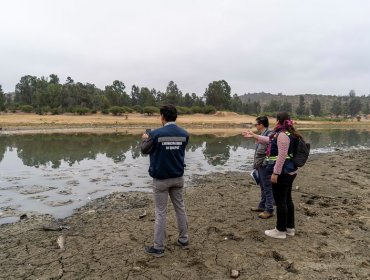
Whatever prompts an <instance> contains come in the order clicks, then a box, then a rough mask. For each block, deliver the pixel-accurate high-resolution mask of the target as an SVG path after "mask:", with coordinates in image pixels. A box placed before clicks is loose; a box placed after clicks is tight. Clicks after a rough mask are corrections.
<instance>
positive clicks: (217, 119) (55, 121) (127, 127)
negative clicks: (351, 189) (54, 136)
mask: <svg viewBox="0 0 370 280" xmlns="http://www.w3.org/2000/svg"><path fill="white" fill-rule="evenodd" d="M255 119H256V117H255V116H249V115H239V114H236V113H233V112H216V113H215V114H213V115H204V114H194V115H180V116H179V117H178V119H177V123H178V124H179V125H181V126H183V127H185V128H186V129H187V130H188V131H189V132H190V133H193V134H204V133H213V134H215V135H219V136H223V135H236V134H240V132H241V129H243V128H253V123H254V121H255ZM275 122H276V121H275V119H274V118H271V119H270V123H271V124H272V125H273V124H275ZM159 126H160V117H159V116H158V115H154V116H147V115H143V114H137V113H132V114H127V115H123V116H112V115H102V114H93V115H86V116H78V115H72V114H64V115H36V114H26V113H2V114H0V129H1V133H2V134H25V133H77V132H85V133H111V132H120V133H127V134H140V133H142V132H143V131H144V130H145V129H146V128H156V127H159ZM295 126H296V127H297V128H298V129H313V128H314V129H327V128H330V129H333V128H340V129H353V128H357V129H370V119H369V120H366V119H363V120H361V121H360V122H358V121H355V120H348V121H345V122H335V121H320V122H318V121H296V122H295Z"/></svg>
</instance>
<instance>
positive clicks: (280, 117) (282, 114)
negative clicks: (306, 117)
mask: <svg viewBox="0 0 370 280" xmlns="http://www.w3.org/2000/svg"><path fill="white" fill-rule="evenodd" d="M276 120H277V121H278V123H279V124H280V125H284V121H286V120H291V119H290V116H289V114H288V113H287V112H278V113H277V114H276ZM287 130H288V132H289V133H291V134H292V135H293V136H294V137H297V138H302V135H301V134H299V133H298V131H296V130H295V128H294V126H293V125H289V126H287Z"/></svg>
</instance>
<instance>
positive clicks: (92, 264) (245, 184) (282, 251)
mask: <svg viewBox="0 0 370 280" xmlns="http://www.w3.org/2000/svg"><path fill="white" fill-rule="evenodd" d="M369 165H370V151H369V150H360V151H351V152H341V151H338V152H336V153H333V154H324V155H314V156H312V157H311V158H310V160H309V162H308V163H307V164H306V166H305V167H303V168H302V169H301V170H300V173H299V175H298V177H297V179H296V181H295V183H294V193H293V197H294V201H295V206H296V236H294V237H289V238H287V239H286V240H276V239H271V238H269V237H267V236H265V235H264V234H263V232H264V230H265V229H271V228H273V227H274V226H275V221H276V220H275V219H276V218H275V217H273V218H271V219H268V220H261V219H258V217H257V215H256V214H255V213H253V212H251V211H250V210H249V209H250V208H251V207H252V206H256V204H257V202H258V199H259V189H258V188H257V187H256V186H255V185H254V184H253V183H252V180H251V178H250V176H249V174H248V173H246V172H232V173H225V174H220V173H217V174H212V175H210V176H206V177H199V178H194V181H192V182H188V186H187V187H186V191H185V192H186V193H185V199H186V205H187V211H188V216H189V227H190V232H189V233H190V238H191V239H190V242H191V248H190V249H189V250H182V249H181V248H179V247H178V246H176V245H175V242H176V240H177V231H176V223H175V220H174V211H173V208H172V206H169V215H168V224H167V229H168V231H167V235H168V238H167V242H166V251H165V256H164V257H163V258H154V257H151V256H148V255H146V254H145V253H144V251H143V247H144V245H150V244H151V242H152V236H153V225H154V211H153V202H152V197H151V194H143V193H116V194H113V195H110V196H108V197H105V198H103V199H99V200H97V201H94V202H93V203H91V204H89V205H87V206H85V207H83V208H82V209H79V210H78V211H76V213H75V214H74V215H73V216H71V217H68V218H66V219H63V220H54V219H53V218H52V217H50V216H28V217H22V218H23V219H22V220H20V221H19V222H17V223H15V224H7V225H2V226H0V279H230V278H231V277H230V273H231V271H232V270H237V271H238V273H239V276H238V277H239V278H238V279H258V280H261V279H369V278H370V211H369V210H370V170H369Z"/></svg>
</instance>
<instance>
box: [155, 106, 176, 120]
mask: <svg viewBox="0 0 370 280" xmlns="http://www.w3.org/2000/svg"><path fill="white" fill-rule="evenodd" d="M159 112H160V113H161V115H162V116H163V118H164V119H165V121H166V122H174V121H176V119H177V109H176V107H175V106H174V105H171V104H169V105H164V106H162V107H161V109H160V110H159Z"/></svg>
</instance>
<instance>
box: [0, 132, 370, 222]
mask: <svg viewBox="0 0 370 280" xmlns="http://www.w3.org/2000/svg"><path fill="white" fill-rule="evenodd" d="M369 134H370V132H369V131H366V130H363V131H361V130H330V131H322V130H320V131H304V136H305V138H306V139H307V140H308V141H309V142H310V143H311V147H312V153H326V152H332V151H334V150H337V149H341V150H347V149H362V148H370V137H369V136H370V135H369ZM190 139H191V140H190V143H189V145H188V147H187V154H186V165H187V167H186V172H185V173H186V175H185V177H186V179H187V180H186V181H187V182H189V181H190V180H191V178H192V177H193V176H195V175H203V174H207V173H210V172H227V171H245V170H251V165H252V161H253V154H254V147H255V146H254V143H253V141H252V140H246V139H244V138H243V137H242V136H240V135H238V136H232V137H225V138H219V137H215V136H212V135H201V136H199V135H191V138H190ZM140 142H141V141H140V136H135V135H119V134H107V135H90V134H76V135H64V134H50V135H45V134H37V135H13V136H5V135H2V136H0V224H1V223H8V222H14V221H16V220H18V219H19V215H20V214H22V213H29V212H37V213H47V214H51V215H53V216H55V217H56V218H63V217H66V216H68V215H71V214H72V213H73V210H74V209H76V208H78V207H81V206H83V205H85V204H87V203H89V202H90V201H91V200H93V199H95V198H98V197H102V196H105V195H107V194H110V193H112V192H125V191H150V183H151V178H150V177H149V175H148V172H147V170H148V166H149V158H148V156H143V155H141V153H140Z"/></svg>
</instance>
